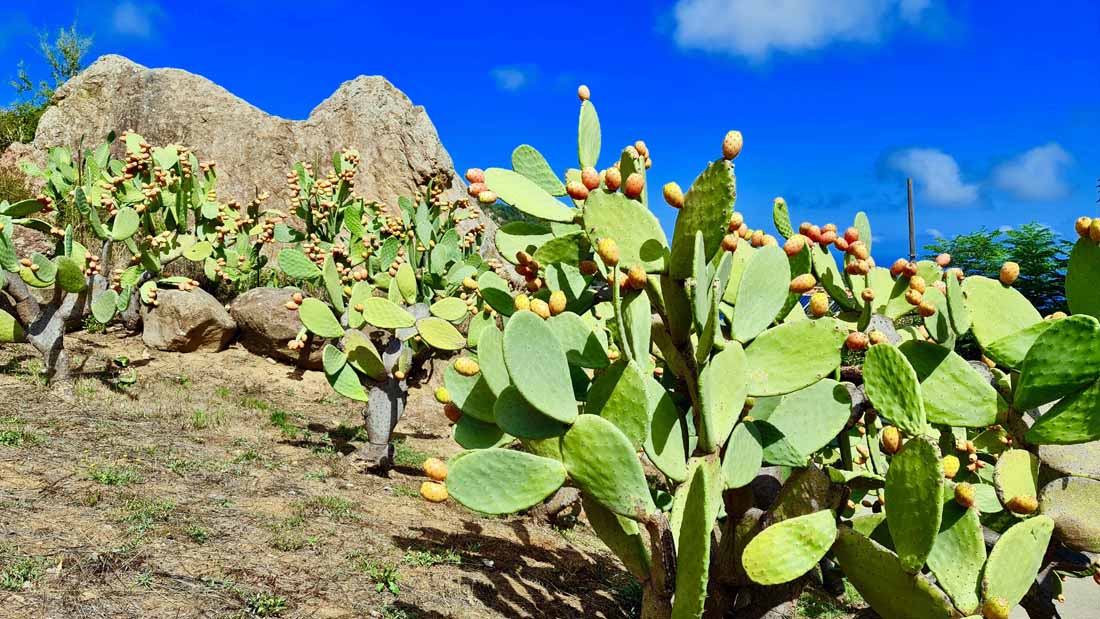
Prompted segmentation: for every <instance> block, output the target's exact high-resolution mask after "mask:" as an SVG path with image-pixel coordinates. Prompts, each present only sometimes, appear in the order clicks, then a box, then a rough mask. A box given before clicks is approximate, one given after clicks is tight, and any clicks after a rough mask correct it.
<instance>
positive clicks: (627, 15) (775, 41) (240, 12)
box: [0, 0, 1100, 262]
mask: <svg viewBox="0 0 1100 619" xmlns="http://www.w3.org/2000/svg"><path fill="white" fill-rule="evenodd" d="M1043 4H1045V5H1047V6H1043V7H1042V8H1040V5H1039V3H1034V2H1027V3H1024V2H1019V3H1014V2H995V3H994V2H977V1H974V2H947V3H945V2H937V1H935V0H741V1H739V0H679V1H678V2H666V3H652V4H649V3H645V2H640V3H632V12H626V11H624V10H623V8H622V7H621V6H620V4H618V3H584V5H582V4H581V3H567V2H549V1H546V2H538V3H515V2H509V3H475V2H464V3H442V2H432V3H412V2H409V3H395V2H361V3H356V2H343V3H335V2H327V1H325V0H314V1H312V2H293V3H289V2H281V1H278V0H267V1H264V2H258V1H252V0H244V1H238V2H206V3H204V2H197V1H191V2H186V3H184V2H171V1H169V0H159V1H157V2H152V1H142V0H129V1H123V2H117V1H116V2H103V1H93V0H51V1H50V2H40V1H38V0H31V1H29V2H27V1H24V2H20V3H18V4H17V5H15V6H11V5H9V6H10V8H0V76H3V77H8V74H14V67H15V64H16V62H17V61H19V60H20V59H26V60H27V61H28V64H29V67H30V69H31V70H32V71H36V70H38V69H40V63H38V62H37V59H36V53H35V44H36V40H37V39H36V33H37V32H40V31H43V30H56V28H58V27H60V26H64V25H68V24H69V23H71V22H72V21H73V20H74V19H75V20H77V21H78V23H79V25H80V27H81V28H82V29H83V30H85V31H90V32H92V33H94V35H95V45H94V48H93V55H94V56H97V55H99V54H103V53H121V54H124V55H126V56H129V57H130V58H132V59H134V60H136V61H137V62H140V63H142V64H145V65H147V66H157V67H159V66H173V67H180V68H183V69H187V70H189V71H192V72H195V73H199V74H202V75H205V76H207V77H209V78H211V79H213V80H214V81H216V82H218V83H219V84H221V85H222V86H224V87H226V88H227V89H229V90H230V91H231V92H233V93H235V94H237V95H238V96H240V97H242V98H244V99H246V100H248V101H249V102H251V103H253V104H255V105H257V106H258V107H260V108H262V109H264V110H267V111H268V112H271V113H273V114H277V115H280V116H284V117H288V118H298V119H300V118H305V117H306V116H308V114H309V111H310V110H311V109H312V108H313V107H314V106H316V105H317V104H318V103H320V102H321V101H322V100H323V99H324V98H325V97H327V96H328V95H329V94H331V93H332V91H334V90H335V89H336V88H337V87H338V86H339V84H340V83H341V82H343V81H345V80H348V79H352V78H354V77H355V76H357V75H360V74H368V75H376V74H379V75H384V76H386V77H387V78H389V79H390V81H392V82H393V83H394V84H395V85H397V86H398V87H399V88H401V89H402V90H404V91H405V92H406V93H407V94H408V95H409V96H410V97H411V98H412V100H413V101H414V102H416V103H417V104H421V105H424V106H426V107H427V110H428V113H429V115H430V116H431V118H432V119H433V121H434V122H435V124H436V127H437V128H438V129H439V133H440V135H441V137H442V139H443V143H444V145H445V146H446V147H447V148H448V150H449V151H450V153H451V155H452V156H453V157H454V160H455V164H456V166H457V167H458V168H459V169H460V170H462V169H465V168H466V167H468V166H473V165H477V166H482V167H487V166H493V165H507V162H508V161H509V156H510V153H511V151H512V149H513V148H514V147H515V146H516V145H518V144H520V143H529V144H532V145H534V146H535V147H536V148H538V149H540V150H541V151H542V152H543V153H544V154H545V155H546V156H547V158H548V159H549V160H550V162H551V164H552V165H553V166H554V167H555V168H556V169H558V170H559V171H561V170H564V169H565V168H567V167H570V166H575V165H576V137H575V131H576V117H577V111H578V109H577V103H578V102H577V100H576V95H575V92H576V86H577V84H578V83H581V82H583V83H586V84H588V85H589V86H590V87H591V89H592V93H593V102H594V103H595V104H596V106H597V108H598V110H599V112H600V117H601V121H602V124H603V136H604V155H605V157H604V161H602V162H601V163H602V164H603V165H605V166H606V165H608V164H610V163H611V161H613V158H612V156H611V155H612V153H613V152H614V151H615V150H616V147H617V146H618V145H625V144H628V143H632V142H633V141H634V140H636V139H644V140H646V142H647V144H648V145H649V147H650V151H651V154H652V157H653V160H654V167H653V169H652V170H651V176H650V182H651V185H653V187H652V189H651V191H659V188H658V186H659V184H661V183H664V182H666V181H669V180H675V181H677V182H679V183H680V184H681V185H683V186H684V187H685V189H686V188H687V186H688V185H689V184H690V182H691V180H692V179H693V178H694V176H695V175H696V174H697V173H698V172H699V171H700V170H701V169H702V168H703V166H704V165H705V164H706V163H707V162H708V161H710V160H711V159H713V158H715V157H716V156H717V155H718V154H719V153H720V143H721V139H722V136H723V135H724V134H725V132H726V131H727V130H728V129H740V130H741V131H742V132H743V133H744V135H745V149H744V152H743V154H742V155H741V157H740V158H739V159H738V160H737V172H738V189H739V198H738V209H739V210H741V211H743V212H744V213H746V216H747V218H748V220H749V223H750V225H753V226H763V227H766V228H769V229H770V228H771V224H770V209H771V200H772V198H774V197H775V196H778V195H781V196H784V197H785V198H786V199H787V200H788V202H789V203H790V205H791V208H792V211H793V213H794V217H795V218H796V219H797V220H803V219H809V220H813V221H815V222H818V223H824V222H826V221H835V222H837V223H838V224H840V225H841V226H842V227H843V225H844V224H845V223H846V222H850V221H851V218H852V216H853V214H854V213H855V212H856V211H858V210H866V211H867V212H868V213H869V215H870V216H871V222H872V226H873V228H874V235H875V237H876V239H877V240H878V243H879V244H878V246H877V247H876V249H875V254H876V256H877V257H878V259H879V261H880V262H885V261H887V260H891V259H892V258H893V257H896V256H897V255H900V254H901V253H903V252H904V251H905V240H904V239H905V234H906V232H905V212H904V211H905V193H904V179H905V177H906V176H912V177H913V178H914V180H915V183H916V202H917V226H916V227H917V231H918V242H919V243H921V244H923V243H924V242H926V241H927V240H928V239H930V238H932V236H934V235H936V234H945V235H953V234H956V233H960V232H967V231H970V230H973V229H976V228H978V227H981V226H986V227H989V228H997V227H1000V226H1012V225H1019V224H1021V223H1025V222H1028V221H1033V220H1034V221H1039V222H1041V223H1045V224H1048V225H1050V226H1052V227H1053V228H1055V229H1056V230H1058V231H1059V232H1062V233H1063V234H1072V228H1073V219H1074V218H1075V217H1077V216H1078V215H1080V214H1096V213H1097V203H1096V198H1097V190H1096V183H1097V178H1098V177H1100V8H1098V7H1097V6H1096V4H1095V3H1094V2H1087V1H1072V0H1066V1H1060V2H1057V3H1043ZM227 7H232V8H227ZM4 99H5V97H4V96H0V101H3V100H4ZM653 205H654V206H653V208H654V210H655V211H656V212H657V214H658V216H659V217H660V218H661V219H662V221H663V222H664V223H665V226H666V228H669V229H671V225H672V222H673V221H674V217H675V213H674V212H673V211H672V209H670V208H668V207H666V206H665V205H664V204H663V202H661V201H660V200H654V201H653Z"/></svg>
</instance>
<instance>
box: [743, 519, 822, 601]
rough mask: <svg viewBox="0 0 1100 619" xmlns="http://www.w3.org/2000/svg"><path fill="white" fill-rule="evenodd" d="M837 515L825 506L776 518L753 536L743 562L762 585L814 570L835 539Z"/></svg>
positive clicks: (782, 581)
mask: <svg viewBox="0 0 1100 619" xmlns="http://www.w3.org/2000/svg"><path fill="white" fill-rule="evenodd" d="M836 533H837V530H836V516H835V515H834V514H833V512H832V511H831V510H828V509H826V510H822V511H819V512H815V513H813V514H808V515H806V516H799V517H797V518H791V519H788V520H783V521H781V522H777V523H776V524H774V525H772V526H770V527H768V528H766V529H764V530H763V531H761V532H760V533H759V534H758V535H757V536H756V537H754V538H752V541H750V542H749V544H748V546H746V547H745V551H744V554H743V555H742V557H741V564H742V565H743V566H744V568H745V573H746V574H747V575H748V577H749V578H751V579H752V581H753V582H755V583H757V584H759V585H779V584H783V583H785V582H790V581H792V580H794V579H796V578H798V577H800V576H802V575H803V574H805V573H807V572H809V571H810V570H812V569H813V568H814V567H815V566H816V565H817V562H818V561H820V560H821V558H822V557H824V556H825V553H826V552H827V551H828V550H829V547H830V546H832V545H833V542H834V541H835V540H836Z"/></svg>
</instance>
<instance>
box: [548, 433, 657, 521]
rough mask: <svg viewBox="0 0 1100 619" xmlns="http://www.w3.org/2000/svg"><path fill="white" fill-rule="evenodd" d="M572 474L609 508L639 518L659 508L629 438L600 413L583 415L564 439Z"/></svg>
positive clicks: (564, 455) (565, 456) (564, 454)
mask: <svg viewBox="0 0 1100 619" xmlns="http://www.w3.org/2000/svg"><path fill="white" fill-rule="evenodd" d="M561 451H562V458H563V460H564V462H565V468H566V469H567V470H568V471H569V475H570V477H572V478H573V479H574V480H576V482H577V484H579V485H580V487H581V489H583V490H584V491H585V492H586V493H588V494H591V495H592V497H593V498H594V499H596V500H597V501H599V502H600V504H601V505H603V506H604V507H606V508H607V509H609V510H611V511H613V512H615V513H616V514H619V515H620V516H625V517H627V518H631V519H636V518H638V516H639V511H640V512H641V513H643V514H652V513H653V512H654V511H655V510H656V509H657V508H656V506H655V505H654V504H653V498H652V497H651V496H650V494H649V486H648V485H647V484H646V479H645V473H644V472H643V471H642V465H641V463H640V462H639V461H638V456H637V455H636V453H635V451H634V446H633V445H631V443H630V439H629V438H627V437H626V435H625V434H623V433H622V431H620V430H619V428H617V427H616V426H615V424H613V423H611V422H610V421H608V420H606V419H604V418H603V417H600V416H598V415H580V416H579V417H577V418H576V421H575V422H574V423H573V426H572V427H571V428H569V431H568V432H566V433H565V436H563V437H562V439H561Z"/></svg>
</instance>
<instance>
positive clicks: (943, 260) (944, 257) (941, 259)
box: [936, 253, 951, 267]
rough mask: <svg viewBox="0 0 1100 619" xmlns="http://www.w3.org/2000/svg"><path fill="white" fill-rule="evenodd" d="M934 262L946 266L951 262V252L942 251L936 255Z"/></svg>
mask: <svg viewBox="0 0 1100 619" xmlns="http://www.w3.org/2000/svg"><path fill="white" fill-rule="evenodd" d="M936 264H938V265H940V266H941V267H946V266H947V265H949V264H951V254H946V253H944V254H940V255H938V256H936Z"/></svg>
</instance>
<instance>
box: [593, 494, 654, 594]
mask: <svg viewBox="0 0 1100 619" xmlns="http://www.w3.org/2000/svg"><path fill="white" fill-rule="evenodd" d="M581 505H583V506H584V515H585V516H587V517H588V524H590V525H592V529H593V530H594V531H595V532H596V535H597V536H599V538H600V540H601V541H603V543H604V544H606V545H607V547H608V548H610V549H611V552H613V553H615V556H617V557H619V560H620V561H622V562H623V565H624V566H626V569H627V571H628V572H630V573H631V574H632V575H634V577H635V578H645V577H647V576H648V575H649V561H650V556H649V549H648V547H647V546H646V543H645V539H644V538H643V537H642V534H641V531H640V529H639V528H638V523H636V522H634V521H633V520H630V519H628V518H623V517H622V516H618V515H616V514H614V513H612V512H610V511H608V510H607V509H606V508H604V506H602V505H600V503H599V501H595V500H593V499H592V498H591V497H588V496H585V495H582V496H581Z"/></svg>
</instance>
